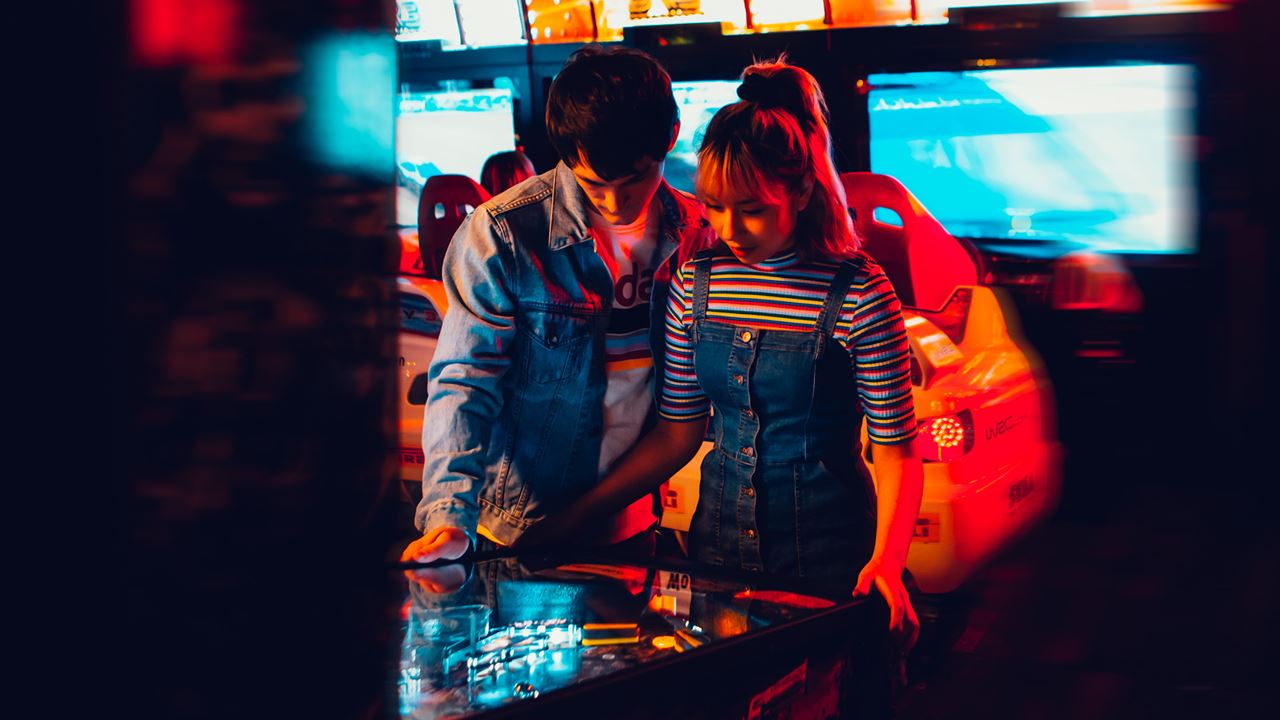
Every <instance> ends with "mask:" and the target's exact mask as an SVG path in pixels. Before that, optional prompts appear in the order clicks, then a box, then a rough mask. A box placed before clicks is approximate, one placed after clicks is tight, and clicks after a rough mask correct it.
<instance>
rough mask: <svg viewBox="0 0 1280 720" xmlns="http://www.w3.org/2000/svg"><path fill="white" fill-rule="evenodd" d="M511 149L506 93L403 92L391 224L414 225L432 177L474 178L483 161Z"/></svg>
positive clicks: (511, 122)
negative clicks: (394, 197)
mask: <svg viewBox="0 0 1280 720" xmlns="http://www.w3.org/2000/svg"><path fill="white" fill-rule="evenodd" d="M514 149H515V117H514V112H513V109H512V103H511V90H510V89H506V88H495V89H486V90H453V91H444V92H427V93H405V94H402V95H400V97H399V106H398V112H397V115H396V223H397V224H398V225H400V226H402V227H413V226H416V225H417V224H418V198H419V197H420V196H421V195H422V186H423V184H424V183H426V181H427V178H429V177H431V176H433V175H441V174H458V175H466V176H467V177H470V178H473V179H477V180H478V179H479V177H480V168H482V167H484V161H485V160H486V159H488V157H489V156H490V155H492V154H494V153H496V152H502V151H504V150H514Z"/></svg>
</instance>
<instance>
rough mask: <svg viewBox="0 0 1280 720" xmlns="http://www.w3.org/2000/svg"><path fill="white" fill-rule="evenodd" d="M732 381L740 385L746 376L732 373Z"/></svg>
mask: <svg viewBox="0 0 1280 720" xmlns="http://www.w3.org/2000/svg"><path fill="white" fill-rule="evenodd" d="M733 381H734V382H736V383H738V384H739V385H741V384H742V383H743V382H745V381H746V378H744V377H742V376H741V375H734V376H733Z"/></svg>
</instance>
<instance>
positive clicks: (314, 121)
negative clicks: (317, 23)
mask: <svg viewBox="0 0 1280 720" xmlns="http://www.w3.org/2000/svg"><path fill="white" fill-rule="evenodd" d="M305 58H306V59H305V62H304V63H303V67H304V69H305V70H304V74H303V78H302V84H303V88H304V90H303V93H304V97H305V100H306V104H307V113H306V115H305V118H306V123H307V124H306V127H305V137H306V141H307V145H308V147H309V149H310V150H311V152H312V154H313V156H314V157H315V159H316V160H317V161H318V162H320V163H321V164H323V165H327V166H329V167H332V168H335V169H338V170H343V171H354V172H361V173H366V174H369V175H374V176H378V175H382V176H386V175H388V174H389V173H390V172H391V167H392V164H393V161H394V157H395V156H394V152H393V145H392V131H393V128H394V115H393V110H392V103H391V102H390V101H389V98H392V97H394V95H395V76H396V57H395V41H394V40H393V39H392V38H391V36H390V35H386V34H383V33H344V34H336V35H331V36H328V37H325V38H321V39H320V40H319V41H318V42H316V43H314V44H313V45H311V46H310V47H309V48H307V49H306V51H305Z"/></svg>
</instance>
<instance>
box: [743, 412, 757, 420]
mask: <svg viewBox="0 0 1280 720" xmlns="http://www.w3.org/2000/svg"><path fill="white" fill-rule="evenodd" d="M742 414H743V415H745V416H746V418H747V419H748V420H754V419H755V417H756V414H755V413H753V412H751V410H743V411H742Z"/></svg>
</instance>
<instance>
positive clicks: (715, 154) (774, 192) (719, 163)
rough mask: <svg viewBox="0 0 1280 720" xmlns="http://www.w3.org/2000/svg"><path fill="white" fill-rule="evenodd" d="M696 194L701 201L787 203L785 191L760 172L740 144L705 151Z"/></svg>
mask: <svg viewBox="0 0 1280 720" xmlns="http://www.w3.org/2000/svg"><path fill="white" fill-rule="evenodd" d="M694 192H695V193H696V194H697V195H698V198H699V199H703V198H707V197H712V198H716V199H718V200H723V199H724V198H727V197H735V198H753V199H755V200H757V201H759V202H761V203H764V204H766V205H775V204H778V203H780V202H782V201H783V200H784V199H785V193H786V189H785V187H784V185H783V184H782V183H780V182H778V181H777V180H773V179H772V178H769V177H768V176H766V175H765V174H764V172H763V171H761V169H760V167H759V166H758V165H757V164H756V163H755V162H754V161H753V160H752V158H751V157H750V154H749V153H748V152H747V150H746V148H745V147H744V146H743V145H742V144H741V143H729V144H728V145H727V146H725V147H724V148H709V147H708V148H703V150H702V152H700V153H699V154H698V171H697V174H696V175H695V177H694Z"/></svg>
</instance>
